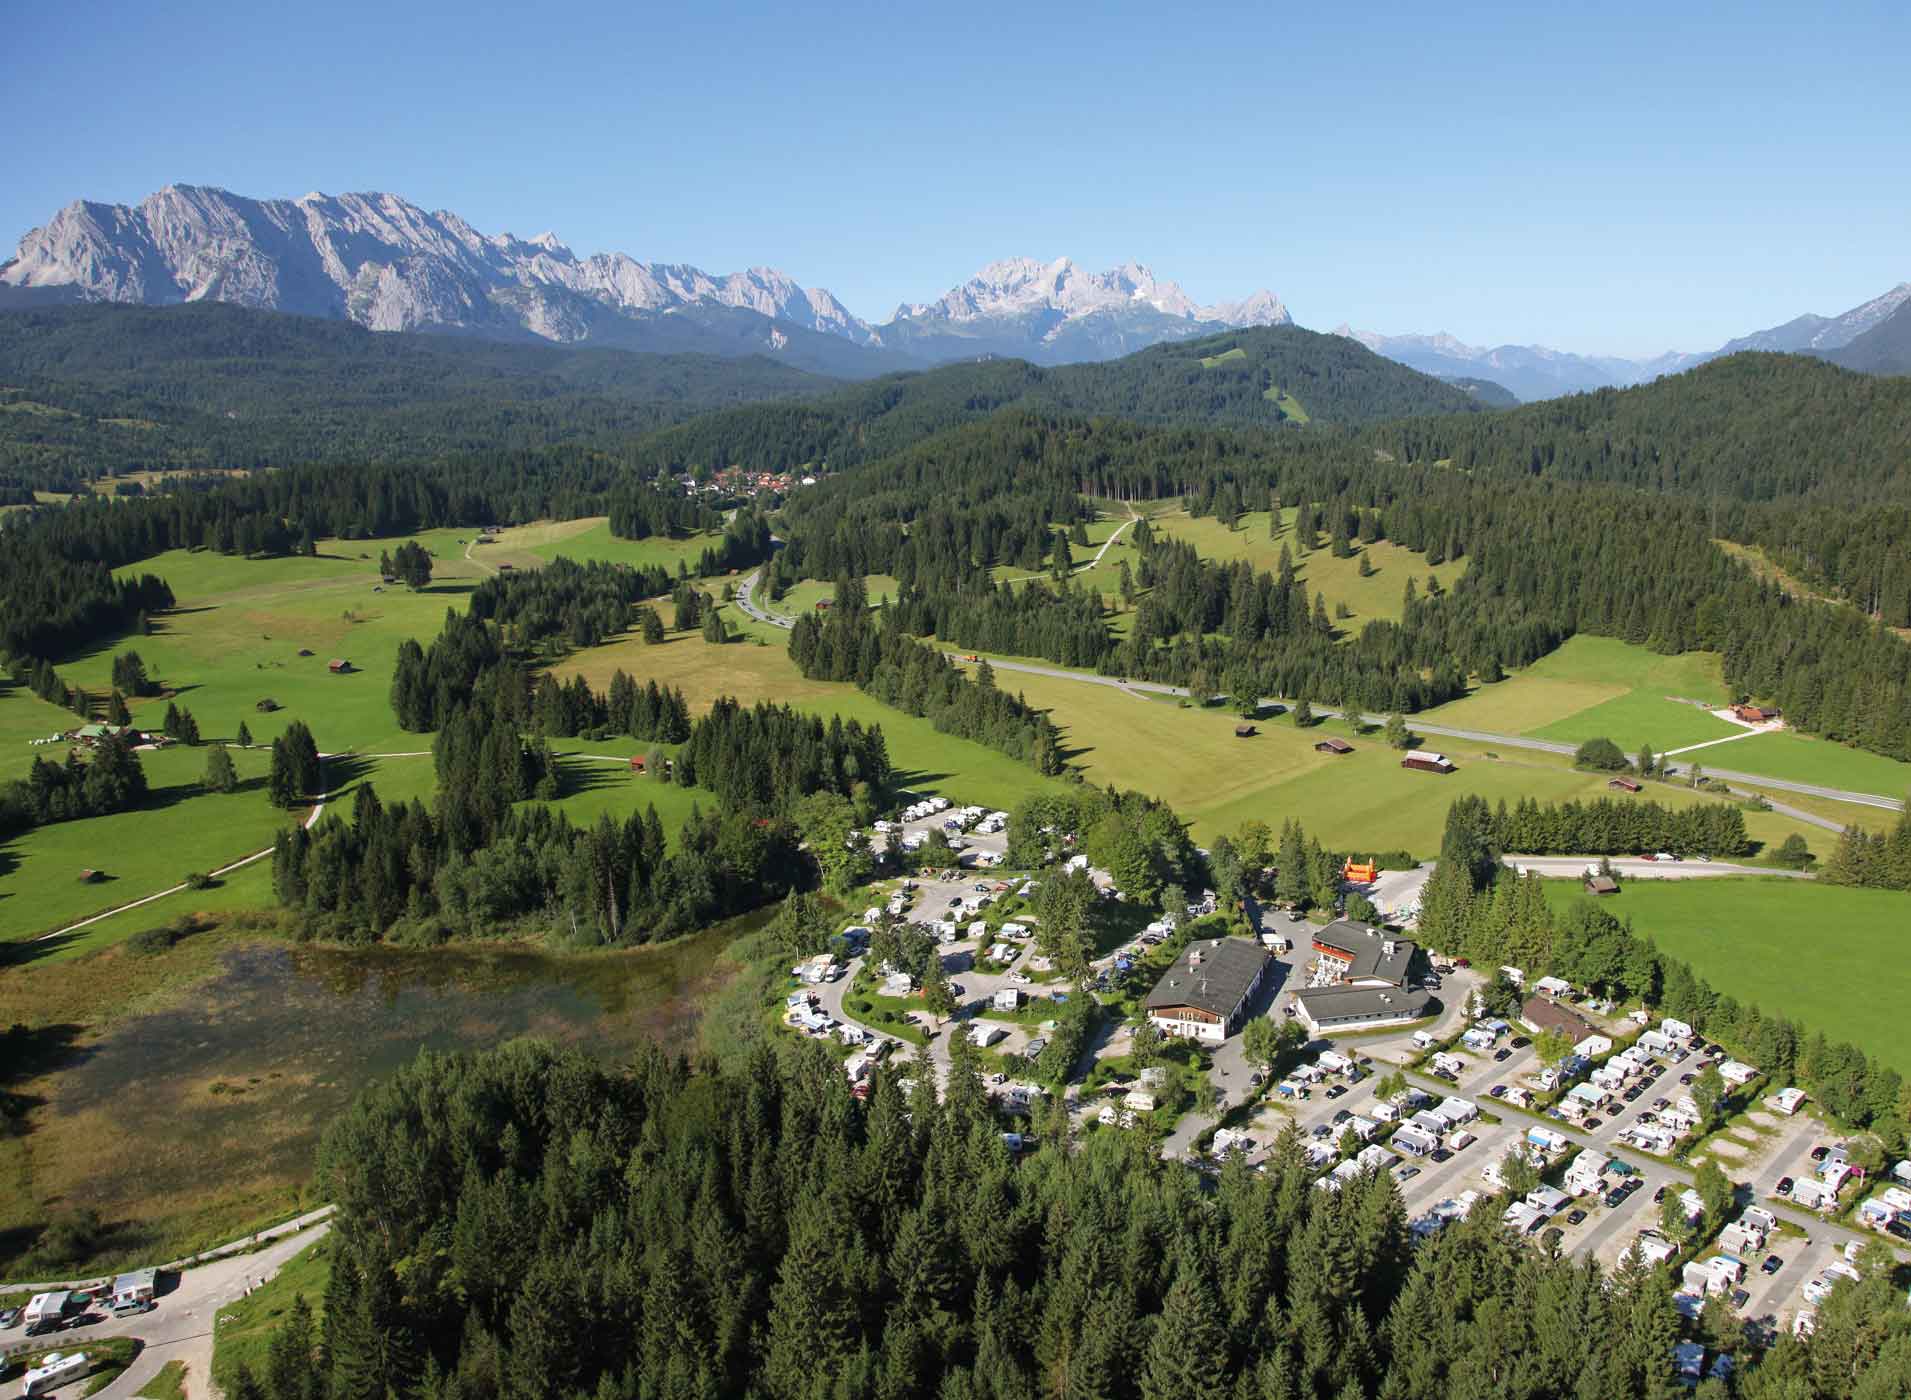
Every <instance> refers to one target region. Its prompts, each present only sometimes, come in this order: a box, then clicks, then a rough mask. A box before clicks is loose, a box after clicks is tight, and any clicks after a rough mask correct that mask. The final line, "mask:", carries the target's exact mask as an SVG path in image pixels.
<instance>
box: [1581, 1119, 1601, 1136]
mask: <svg viewBox="0 0 1911 1400" xmlns="http://www.w3.org/2000/svg"><path fill="white" fill-rule="evenodd" d="M1604 1121H1605V1120H1604V1119H1603V1118H1588V1119H1587V1120H1586V1131H1587V1132H1589V1133H1590V1132H1591V1131H1592V1130H1593V1129H1594V1128H1597V1127H1598V1126H1599V1125H1600V1124H1601V1123H1603V1122H1604Z"/></svg>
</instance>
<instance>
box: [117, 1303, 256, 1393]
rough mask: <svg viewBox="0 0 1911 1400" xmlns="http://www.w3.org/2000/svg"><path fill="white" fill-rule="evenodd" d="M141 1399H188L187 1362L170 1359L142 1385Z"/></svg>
mask: <svg viewBox="0 0 1911 1400" xmlns="http://www.w3.org/2000/svg"><path fill="white" fill-rule="evenodd" d="M247 1301H250V1300H249V1299H248V1300H247ZM214 1345H215V1347H216V1345H217V1343H215V1344H214ZM139 1400H186V1363H185V1362H183V1361H168V1362H167V1363H166V1364H165V1365H164V1366H161V1367H160V1368H159V1373H158V1374H157V1375H155V1376H154V1377H153V1378H152V1379H151V1380H149V1381H147V1382H146V1384H145V1385H143V1386H141V1387H140V1391H139Z"/></svg>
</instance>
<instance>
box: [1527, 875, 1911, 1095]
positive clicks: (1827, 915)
mask: <svg viewBox="0 0 1911 1400" xmlns="http://www.w3.org/2000/svg"><path fill="white" fill-rule="evenodd" d="M1546 883H1547V895H1548V897H1549V898H1550V899H1552V900H1553V901H1555V902H1556V903H1560V904H1568V903H1570V902H1571V901H1572V900H1574V899H1576V898H1579V897H1580V895H1579V887H1578V884H1577V883H1576V882H1573V881H1547V882H1546ZM1599 907H1600V908H1601V909H1603V910H1606V911H1607V912H1609V913H1612V914H1614V915H1616V916H1618V917H1620V918H1625V919H1630V920H1631V921H1632V926H1633V932H1634V933H1636V934H1639V935H1640V936H1642V937H1646V938H1650V939H1651V940H1652V941H1653V942H1654V943H1656V944H1657V945H1658V946H1659V949H1660V950H1661V951H1662V952H1664V953H1666V954H1667V955H1669V956H1671V957H1675V958H1680V959H1682V960H1684V961H1685V962H1687V963H1690V964H1691V965H1692V968H1693V970H1694V971H1696V972H1697V973H1698V974H1699V975H1700V976H1701V977H1703V978H1705V980H1706V981H1708V982H1710V983H1711V984H1712V987H1713V989H1714V990H1716V991H1719V992H1722V993H1725V994H1726V995H1728V996H1733V997H1736V998H1738V999H1739V1000H1740V1001H1741V1002H1755V1003H1757V1004H1758V1006H1759V1007H1760V1008H1761V1009H1762V1010H1764V1011H1766V1012H1768V1013H1772V1014H1777V1015H1782V1016H1785V1017H1788V1018H1790V1019H1791V1020H1793V1021H1795V1022H1797V1023H1798V1024H1800V1025H1802V1026H1803V1027H1804V1028H1805V1029H1806V1031H1807V1032H1811V1031H1823V1032H1824V1033H1825V1035H1826V1036H1827V1037H1829V1038H1830V1039H1832V1040H1848V1041H1850V1042H1851V1043H1852V1044H1854V1045H1857V1046H1858V1047H1859V1048H1860V1049H1862V1050H1864V1051H1865V1052H1866V1053H1867V1054H1870V1055H1876V1056H1878V1057H1880V1058H1881V1059H1883V1060H1884V1061H1885V1063H1887V1064H1889V1065H1891V1066H1892V1067H1893V1068H1895V1069H1897V1070H1899V1071H1901V1072H1911V1023H1908V1022H1907V1021H1906V1020H1905V1017H1904V1014H1903V1010H1902V1008H1901V1007H1899V1006H1898V1004H1897V1002H1896V999H1895V998H1893V997H1891V996H1887V995H1877V996H1864V995H1854V989H1858V988H1864V987H1875V986H1877V985H1878V983H1879V978H1880V976H1881V971H1882V970H1883V969H1887V968H1891V967H1896V966H1898V965H1899V964H1900V963H1901V962H1902V960H1903V930H1904V928H1905V926H1906V923H1907V920H1911V895H1906V894H1903V893H1901V892H1899V891H1896V890H1862V889H1851V888H1847V887H1844V886H1839V885H1826V884H1821V883H1818V882H1817V881H1810V880H1780V879H1769V878H1766V879H1758V878H1754V879H1743V880H1740V879H1708V880H1626V881H1624V882H1623V888H1622V889H1621V891H1620V893H1618V894H1616V895H1610V896H1607V897H1606V898H1604V899H1602V900H1600V901H1599ZM1806 947H1809V956H1801V952H1802V951H1803V950H1804V949H1805V948H1806Z"/></svg>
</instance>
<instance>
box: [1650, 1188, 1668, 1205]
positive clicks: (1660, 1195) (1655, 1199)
mask: <svg viewBox="0 0 1911 1400" xmlns="http://www.w3.org/2000/svg"><path fill="white" fill-rule="evenodd" d="M1669 1189H1671V1188H1669V1187H1665V1186H1661V1187H1660V1188H1659V1189H1658V1190H1657V1191H1654V1192H1653V1193H1652V1204H1654V1205H1655V1206H1656V1205H1658V1204H1659V1202H1661V1201H1663V1200H1664V1199H1665V1193H1666V1192H1667V1191H1668V1190H1669Z"/></svg>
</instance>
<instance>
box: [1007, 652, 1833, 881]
mask: <svg viewBox="0 0 1911 1400" xmlns="http://www.w3.org/2000/svg"><path fill="white" fill-rule="evenodd" d="M997 676H998V683H999V684H1001V685H1002V686H1003V687H1004V688H1009V689H1014V690H1017V691H1019V692H1020V693H1021V694H1022V695H1023V696H1024V697H1025V698H1026V699H1027V700H1028V701H1029V702H1030V703H1031V704H1034V705H1038V706H1040V707H1042V708H1044V709H1046V710H1048V711H1049V712H1050V717H1051V718H1053V719H1054V720H1055V721H1056V722H1057V723H1058V724H1060V725H1062V726H1063V728H1064V752H1065V753H1067V754H1068V755H1069V756H1070V762H1072V763H1074V764H1077V765H1078V766H1080V767H1081V768H1082V769H1083V770H1084V776H1085V777H1086V778H1087V779H1088V780H1089V781H1091V782H1095V783H1103V784H1106V783H1114V784H1115V785H1117V786H1119V787H1132V788H1138V789H1140V790H1141V791H1143V792H1149V793H1152V794H1154V795H1155V796H1158V797H1160V798H1162V799H1163V800H1165V801H1167V802H1169V803H1171V804H1172V805H1173V806H1174V807H1175V809H1176V810H1177V811H1179V812H1180V813H1181V814H1182V815H1183V816H1184V817H1186V818H1188V819H1189V820H1190V821H1191V822H1192V823H1193V827H1194V832H1195V836H1196V838H1197V839H1199V840H1203V841H1206V840H1211V839H1212V838H1213V837H1215V836H1218V835H1221V834H1223V833H1224V832H1225V833H1231V832H1233V831H1234V830H1236V829H1237V828H1238V827H1239V826H1240V825H1241V823H1243V822H1245V821H1248V820H1260V821H1264V822H1267V823H1268V824H1269V825H1271V826H1274V827H1276V828H1278V827H1279V826H1280V824H1281V822H1282V821H1284V820H1286V819H1287V818H1288V817H1298V818H1300V819H1301V821H1302V822H1303V823H1304V824H1305V825H1306V826H1307V828H1308V830H1309V832H1310V833H1312V834H1315V835H1318V836H1319V837H1320V839H1321V840H1322V841H1323V842H1325V843H1326V844H1328V845H1330V846H1336V847H1340V848H1342V849H1354V850H1388V849H1404V850H1410V851H1413V852H1415V853H1417V854H1420V855H1426V856H1430V855H1432V854H1433V853H1434V851H1435V850H1436V849H1437V847H1438V845H1439V841H1440V834H1441V832H1442V831H1443V830H1444V829H1445V824H1446V812H1447V808H1448V807H1449V806H1450V805H1451V804H1452V802H1453V801H1454V799H1456V798H1458V797H1460V796H1461V795H1463V794H1468V793H1476V794H1478V795H1480V796H1483V797H1485V798H1486V799H1487V800H1488V801H1491V802H1495V803H1497V802H1499V801H1501V800H1502V799H1504V800H1505V801H1507V802H1516V801H1518V800H1519V799H1520V798H1521V797H1523V796H1530V797H1533V798H1535V799H1537V800H1539V801H1542V802H1557V801H1564V800H1567V799H1569V798H1580V799H1585V798H1591V797H1599V796H1605V795H1609V794H1608V789H1607V788H1606V785H1605V779H1604V778H1603V777H1601V776H1599V775H1595V774H1589V773H1580V772H1576V771H1574V770H1573V768H1572V767H1571V766H1570V764H1569V762H1568V761H1567V760H1566V758H1565V757H1564V756H1562V755H1549V754H1536V753H1528V752H1524V751H1520V750H1512V749H1508V750H1504V751H1499V750H1494V749H1493V748H1492V746H1491V745H1486V744H1472V743H1467V742H1465V741H1462V740H1445V739H1443V740H1441V741H1440V747H1441V748H1442V750H1443V751H1445V752H1448V753H1450V754H1451V755H1452V756H1453V757H1454V758H1455V759H1456V760H1457V761H1458V762H1459V765H1460V768H1459V771H1458V772H1457V773H1453V774H1450V775H1447V776H1445V777H1442V776H1439V775H1436V774H1429V773H1416V772H1411V771H1409V770H1406V769H1403V768H1401V767H1400V760H1399V755H1398V754H1396V753H1394V752H1393V751H1392V750H1390V749H1388V748H1387V747H1386V745H1385V744H1384V743H1382V742H1381V741H1380V739H1379V737H1378V736H1377V735H1375V736H1359V735H1357V734H1356V733H1355V731H1354V730H1353V729H1351V728H1350V727H1349V726H1347V725H1346V724H1344V723H1342V722H1341V721H1328V722H1326V723H1323V724H1320V725H1317V726H1315V727H1314V728H1311V729H1307V730H1297V729H1296V728H1295V727H1294V725H1293V723H1292V720H1291V718H1290V717H1287V716H1280V717H1277V718H1274V719H1265V720H1261V721H1259V722H1258V723H1259V728H1260V731H1261V732H1260V733H1259V734H1257V735H1255V737H1253V738H1251V739H1238V738H1236V737H1235V735H1234V726H1235V724H1236V722H1237V720H1236V718H1235V716H1233V715H1231V714H1227V713H1225V712H1223V711H1220V710H1213V709H1211V710H1194V709H1181V708H1179V707H1178V706H1177V705H1176V704H1175V703H1174V702H1172V701H1168V700H1165V699H1160V698H1144V697H1143V695H1141V694H1139V693H1130V692H1126V691H1121V690H1117V689H1115V688H1113V687H1110V686H1094V685H1084V684H1081V683H1080V682H1077V681H1070V680H1064V679H1060V678H1057V677H1051V676H1032V675H1023V674H1019V673H1012V672H1007V671H1002V672H998V673H997ZM1330 735H1337V736H1339V737H1342V738H1350V739H1351V740H1352V742H1353V744H1354V746H1355V752H1353V753H1352V754H1348V755H1345V756H1342V757H1334V756H1332V755H1328V754H1321V753H1317V752H1315V750H1314V745H1315V744H1316V743H1317V742H1318V741H1319V740H1321V739H1323V738H1326V737H1328V736H1330ZM1489 752H1498V753H1500V757H1499V758H1497V759H1492V758H1487V757H1486V754H1487V753H1489ZM1651 794H1652V796H1653V797H1654V798H1655V799H1656V800H1659V801H1662V802H1667V803H1671V804H1674V805H1677V804H1681V803H1687V802H1697V801H1706V800H1714V799H1708V798H1707V797H1706V796H1705V795H1704V794H1703V793H1696V792H1691V791H1688V790H1686V789H1682V788H1676V787H1671V786H1666V787H1663V788H1661V787H1658V786H1654V787H1653V788H1652V789H1651ZM1747 826H1748V828H1750V829H1751V830H1752V832H1753V835H1754V836H1755V837H1757V838H1758V839H1760V840H1763V841H1766V842H1769V843H1771V844H1773V845H1776V843H1777V842H1778V841H1780V840H1783V839H1784V837H1785V836H1786V835H1789V834H1790V833H1792V832H1793V831H1799V832H1802V833H1803V834H1804V835H1805V837H1806V839H1807V841H1808V842H1809V843H1810V844H1811V845H1812V849H1813V850H1814V851H1817V852H1818V853H1819V854H1821V855H1827V854H1829V852H1830V846H1831V834H1830V833H1829V832H1823V831H1819V830H1817V829H1816V828H1809V827H1807V826H1805V825H1804V824H1803V823H1800V822H1795V821H1793V820H1791V819H1790V818H1786V817H1780V816H1777V815H1776V814H1772V813H1758V814H1748V816H1747Z"/></svg>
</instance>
